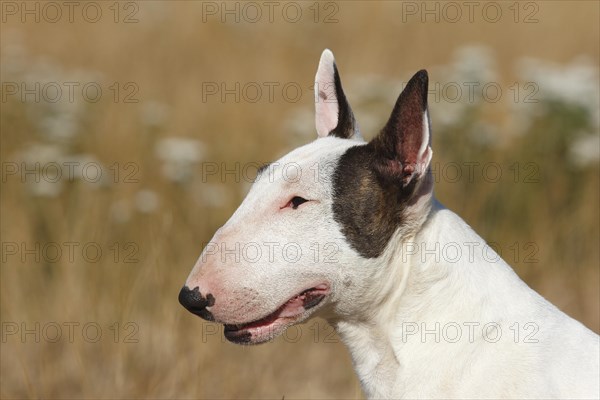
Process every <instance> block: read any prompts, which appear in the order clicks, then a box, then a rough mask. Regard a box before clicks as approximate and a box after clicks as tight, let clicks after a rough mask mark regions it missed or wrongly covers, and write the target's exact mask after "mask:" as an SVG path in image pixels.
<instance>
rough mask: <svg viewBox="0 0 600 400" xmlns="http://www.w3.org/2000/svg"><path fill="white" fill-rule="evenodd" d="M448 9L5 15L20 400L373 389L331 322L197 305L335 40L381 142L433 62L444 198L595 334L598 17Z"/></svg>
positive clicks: (307, 126) (3, 364)
mask: <svg viewBox="0 0 600 400" xmlns="http://www.w3.org/2000/svg"><path fill="white" fill-rule="evenodd" d="M449 4H450V3H444V2H427V3H424V2H400V1H398V2H393V1H381V2H375V1H373V2H371V1H347V2H343V1H340V2H319V3H316V2H303V1H299V2H275V3H272V4H271V5H269V3H268V2H260V1H259V2H251V3H247V2H233V1H232V2H200V1H160V0H158V1H136V2H126V1H123V2H113V1H92V2H83V1H82V2H75V3H74V5H72V6H69V5H68V4H66V3H65V2H61V1H58V2H50V3H49V2H38V1H28V2H20V1H19V2H12V1H2V2H0V7H1V11H2V15H1V18H2V22H1V29H0V68H1V70H0V74H1V80H2V88H1V89H2V91H1V95H2V100H1V103H0V107H1V110H0V129H1V148H0V157H1V161H2V183H1V194H0V200H1V225H0V229H1V230H0V232H1V236H2V237H1V242H2V264H1V265H2V266H1V276H0V289H1V292H0V312H1V322H2V341H1V357H0V372H1V375H0V397H1V398H2V399H22V398H44V399H132V398H140V399H142V398H152V399H196V398H206V399H218V398H222V399H225V398H228V399H229V398H278V399H281V398H283V397H285V398H286V399H293V398H302V399H307V398H311V399H312V398H314V399H325V398H336V399H340V398H344V399H346V398H348V399H349V398H361V397H362V393H361V389H360V386H359V383H358V381H357V379H356V377H355V376H354V372H353V370H352V365H351V361H350V357H349V355H348V354H347V351H346V349H345V348H344V347H343V345H342V344H341V343H339V342H338V340H337V338H336V337H335V335H334V334H333V333H332V330H331V328H330V327H328V326H327V324H326V323H325V322H324V321H321V320H316V321H310V322H308V323H306V324H304V325H300V326H298V327H296V328H295V329H291V330H290V331H288V334H287V336H285V337H282V338H279V339H277V340H275V341H274V343H271V344H268V345H264V346H258V347H239V346H235V345H232V344H230V343H227V342H226V341H225V340H224V339H223V337H222V335H221V333H220V331H221V329H222V328H220V327H218V326H216V325H212V324H209V323H205V322H203V321H201V320H200V319H199V318H196V317H194V316H192V315H191V314H189V313H188V312H187V311H185V310H184V309H183V308H182V307H181V306H180V305H179V304H178V302H177V295H178V291H179V289H180V287H181V286H182V284H183V283H184V282H185V279H186V276H187V274H188V273H189V271H190V270H191V268H192V266H193V264H194V262H195V261H196V259H197V257H198V256H199V255H200V252H201V251H202V248H203V243H206V242H207V241H208V240H210V238H211V236H212V234H213V233H214V231H215V230H216V229H217V228H218V227H219V226H220V225H221V224H223V223H224V222H225V221H226V219H227V218H228V217H229V216H230V215H231V213H232V212H233V211H234V210H235V209H236V207H237V205H238V204H239V203H240V202H241V200H242V199H243V197H244V194H245V193H246V192H247V190H248V188H249V186H250V180H251V177H252V175H253V171H254V169H252V168H248V169H246V168H244V167H245V166H248V165H254V163H262V162H266V161H271V160H274V159H276V158H277V157H279V156H280V155H282V154H284V153H285V152H287V151H289V150H290V149H292V148H294V147H296V146H298V145H300V144H304V143H308V142H309V141H311V140H313V138H314V137H315V129H314V119H313V107H314V103H313V99H312V95H313V92H312V91H311V89H310V88H311V86H312V80H313V77H314V73H315V71H316V66H317V62H318V59H319V56H320V54H321V51H322V50H323V49H324V48H326V47H328V48H331V49H332V50H333V51H334V53H335V54H336V57H337V61H338V65H339V67H340V73H341V75H342V80H343V82H344V86H345V91H346V94H347V96H348V98H349V100H350V102H351V104H352V106H353V108H354V111H355V114H356V116H357V119H358V121H359V124H360V125H361V127H362V130H363V133H364V136H365V137H367V138H371V137H373V135H375V134H376V133H377V130H378V129H379V128H380V127H381V126H382V124H383V123H384V122H385V119H386V117H387V115H388V113H389V112H390V110H391V107H392V105H393V102H394V101H395V99H396V97H397V95H398V94H399V93H400V90H401V88H402V84H403V82H406V81H407V80H408V78H409V77H410V76H411V75H412V74H413V73H414V72H416V71H417V70H418V69H420V68H427V69H428V70H429V74H430V82H431V85H432V89H431V93H430V99H429V101H430V113H431V117H432V121H433V135H434V139H433V148H434V153H435V154H434V174H435V176H436V184H437V186H436V193H437V197H438V199H440V201H441V202H442V203H444V204H445V205H446V206H447V207H448V208H450V209H453V210H454V211H456V212H457V213H458V214H459V215H461V216H462V217H463V218H464V219H465V220H466V221H467V222H468V223H469V224H470V225H471V226H473V227H474V229H475V230H476V231H477V232H478V233H479V234H480V235H481V236H482V237H484V238H485V239H486V240H488V241H489V243H490V244H491V245H493V246H494V248H496V249H497V250H498V251H499V252H501V254H502V256H503V257H504V258H505V259H506V260H507V261H508V262H509V263H510V264H511V265H512V266H513V267H514V268H515V270H516V271H517V273H518V274H519V275H520V276H521V277H522V278H523V279H524V280H525V281H526V282H527V283H528V284H529V285H530V286H531V287H533V288H534V289H536V290H537V291H539V292H540V293H541V294H542V295H543V296H545V297H546V298H548V299H549V300H550V301H552V302H553V303H554V304H556V305H557V306H558V307H559V308H561V309H562V310H564V311H565V312H566V313H568V314H569V315H571V316H573V317H575V318H577V319H579V320H580V321H582V322H583V323H584V324H585V325H587V326H588V327H590V328H591V329H592V330H594V331H595V332H599V331H600V269H599V262H600V259H599V237H600V236H599V220H600V215H599V207H598V204H600V199H599V190H600V189H599V178H600V176H599V168H598V165H599V164H598V162H599V161H598V154H599V151H600V143H599V140H598V138H599V124H600V111H599V106H600V93H599V90H600V89H599V82H600V81H599V76H598V66H599V57H600V50H599V48H600V46H599V37H600V31H599V22H598V21H599V17H600V13H599V7H600V5H599V3H598V2H596V1H537V2H519V3H517V2H504V1H500V2H492V3H489V2H475V6H472V7H474V8H473V9H469V7H471V6H467V5H466V4H465V3H464V2H455V3H452V4H450V5H449ZM69 7H73V8H72V9H70V8H69ZM270 7H272V8H270ZM469 88H472V90H471V91H470V90H469ZM215 171H217V173H215ZM226 171H233V172H230V173H226V174H224V176H222V174H221V173H223V172H226ZM236 171H237V172H236Z"/></svg>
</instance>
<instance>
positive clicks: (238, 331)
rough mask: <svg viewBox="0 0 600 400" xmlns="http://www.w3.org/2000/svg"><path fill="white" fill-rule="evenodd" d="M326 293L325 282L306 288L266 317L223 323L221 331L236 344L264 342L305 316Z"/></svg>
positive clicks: (327, 291) (327, 292)
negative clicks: (242, 321)
mask: <svg viewBox="0 0 600 400" xmlns="http://www.w3.org/2000/svg"><path fill="white" fill-rule="evenodd" d="M328 294H329V285H327V284H320V285H318V286H315V287H312V288H310V289H306V290H304V291H302V292H301V293H299V294H297V295H296V296H294V297H292V298H290V299H289V300H288V301H286V302H285V303H284V304H282V305H281V306H280V307H279V308H277V310H275V311H274V312H272V313H271V314H269V315H267V316H266V317H263V318H261V319H258V320H254V321H251V322H247V323H243V324H224V327H225V329H224V331H223V333H224V335H225V338H227V340H229V341H231V342H234V343H238V344H258V343H263V342H266V341H268V340H270V339H272V338H273V337H275V336H277V335H278V334H279V333H281V332H283V330H285V328H287V327H288V326H290V325H292V324H293V323H295V322H298V321H300V320H301V319H302V318H303V317H307V316H308V315H307V311H308V310H311V309H313V308H315V307H316V306H317V305H319V304H320V303H321V302H322V301H323V299H324V298H325V297H326V296H327V295H328Z"/></svg>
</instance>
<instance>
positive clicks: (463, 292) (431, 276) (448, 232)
mask: <svg viewBox="0 0 600 400" xmlns="http://www.w3.org/2000/svg"><path fill="white" fill-rule="evenodd" d="M428 204H429V205H430V208H429V212H428V213H427V214H426V215H425V216H426V218H424V222H423V224H422V225H421V226H420V229H419V231H418V232H417V233H416V234H414V236H412V237H408V238H407V236H403V235H401V234H398V235H395V237H394V239H393V240H394V241H395V242H391V243H390V244H391V245H390V246H389V247H388V250H387V253H388V254H387V257H382V259H383V260H384V261H383V262H382V263H383V265H380V266H379V267H381V268H382V273H381V274H378V275H379V276H378V278H377V279H378V282H372V283H373V285H374V286H376V287H374V288H372V289H373V290H372V292H371V295H372V296H373V298H376V300H377V301H374V302H372V304H373V305H374V306H373V307H372V308H371V309H369V310H365V312H364V313H362V315H357V316H356V318H337V319H336V318H333V319H331V320H330V323H331V324H332V325H333V326H334V327H335V329H336V331H337V332H338V334H339V336H340V337H341V339H342V341H343V342H344V343H345V344H346V345H347V346H348V348H349V350H350V353H351V356H352V359H353V363H354V366H355V369H356V371H357V374H358V376H359V378H360V380H361V383H362V386H363V389H364V390H365V393H366V395H367V397H368V398H387V397H390V396H391V395H392V394H397V393H398V392H399V391H403V390H404V389H403V388H406V393H407V395H409V394H410V393H414V392H413V390H411V389H410V387H411V386H414V388H415V389H417V390H419V389H418V386H417V385H423V384H427V383H430V384H432V385H435V384H436V382H435V379H436V376H435V372H428V371H435V370H436V368H435V367H434V368H431V360H436V359H439V360H442V359H446V358H448V352H449V350H448V348H447V347H444V348H442V347H436V346H427V351H428V352H429V354H420V352H421V351H422V348H423V346H419V344H421V340H420V336H415V337H411V338H410V339H411V340H405V339H406V337H403V335H405V333H403V329H405V328H406V326H407V324H410V325H412V326H413V327H414V326H419V327H421V326H422V325H421V324H425V326H426V327H427V329H431V328H433V327H434V326H435V324H436V323H439V322H440V321H442V325H443V324H444V321H445V322H448V321H458V323H461V322H460V321H474V320H477V321H479V320H481V319H482V317H484V319H485V318H487V319H489V320H490V321H494V320H496V321H497V320H501V319H502V318H503V310H502V306H501V304H502V303H501V302H502V300H500V299H498V298H497V297H496V298H495V299H494V300H491V299H490V297H491V296H492V294H493V296H496V295H497V294H496V293H494V290H493V286H494V285H495V284H499V283H500V282H502V281H504V282H509V283H507V284H506V285H504V284H503V287H512V288H513V289H511V290H510V291H509V292H505V293H502V294H499V296H501V297H503V298H507V297H512V298H513V300H514V297H521V296H523V295H524V294H525V292H529V291H528V290H527V289H528V288H527V286H526V285H525V284H524V283H522V282H521V281H520V280H519V278H518V277H517V276H516V275H515V274H514V272H513V271H512V269H510V267H508V266H507V265H506V264H505V263H504V261H503V260H502V259H500V258H499V257H497V258H496V257H491V256H489V254H491V253H492V252H493V251H492V250H491V249H490V248H489V247H487V248H486V243H485V241H484V240H483V239H482V238H481V237H480V236H479V235H477V234H476V233H475V232H474V231H473V230H472V229H471V228H470V227H469V226H468V225H467V224H466V223H465V222H464V221H463V220H462V219H461V218H459V217H458V216H457V215H455V214H454V213H452V212H451V211H449V210H446V209H444V208H443V207H442V206H441V205H440V204H439V203H437V202H436V201H435V200H433V201H428ZM402 236H403V237H402ZM449 246H454V247H456V246H458V247H460V248H461V251H462V255H461V257H458V259H457V260H452V261H455V262H449V261H448V258H449V257H452V258H455V257H454V256H453V255H450V253H447V252H446V254H445V251H444V250H443V249H444V248H446V249H449V248H450V247H449ZM484 249H485V250H484ZM484 251H485V252H486V253H483V252H484ZM487 253H489V254H488V257H487V259H486V257H485V255H486V254H487ZM493 254H494V255H495V253H493ZM490 259H492V260H493V261H490ZM483 272H485V273H483ZM472 278H474V279H472ZM472 282H477V286H473V285H472ZM458 299H460V302H459V301H458ZM465 299H467V300H465ZM483 304H485V306H483ZM429 339H431V340H434V338H433V334H429ZM454 349H455V351H457V352H460V351H462V350H461V347H460V345H457V346H455V347H454ZM437 351H439V352H440V353H439V354H437V353H436V352H437ZM450 351H452V350H450ZM436 357H437V358H436ZM421 361H422V362H421ZM409 362H410V364H409ZM457 368H458V367H457ZM416 374H418V375H416ZM427 374H431V379H432V380H430V381H429V382H427V380H426V379H425V378H424V376H426V375H427ZM413 376H417V377H418V379H413V378H412V377H413Z"/></svg>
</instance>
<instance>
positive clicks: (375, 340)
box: [186, 53, 600, 399]
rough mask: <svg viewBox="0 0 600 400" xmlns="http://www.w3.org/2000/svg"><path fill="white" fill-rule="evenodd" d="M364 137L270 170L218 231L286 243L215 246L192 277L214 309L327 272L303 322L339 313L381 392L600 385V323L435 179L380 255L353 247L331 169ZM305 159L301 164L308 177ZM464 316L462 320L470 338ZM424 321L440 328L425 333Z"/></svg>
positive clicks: (370, 384) (228, 311) (546, 391)
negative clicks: (512, 256) (534, 274)
mask: <svg viewBox="0 0 600 400" xmlns="http://www.w3.org/2000/svg"><path fill="white" fill-rule="evenodd" d="M324 59H325V61H324ZM324 62H325V63H328V65H320V66H319V71H325V72H326V73H325V72H323V74H322V75H323V76H325V75H326V76H325V77H324V78H323V77H321V78H320V77H319V73H318V74H317V81H322V80H323V79H325V80H327V79H329V78H330V76H329V75H331V73H332V69H331V67H332V63H333V55H331V56H330V55H329V54H328V53H324V54H323V57H322V59H321V64H323V63H324ZM317 96H318V94H317ZM333 105H334V106H335V104H333ZM336 112H337V111H336ZM334 114H335V113H334V112H333V111H332V109H330V108H323V109H321V110H319V107H317V131H318V134H319V136H324V135H323V132H325V131H327V132H329V131H330V130H331V129H333V128H334V127H335V125H333V127H332V124H333V123H334V122H335V123H336V124H337V119H335V121H334V118H333V116H334ZM336 118H337V117H336ZM424 118H425V120H426V121H427V118H426V116H424ZM426 126H427V128H428V121H427V125H426ZM424 134H426V135H428V137H427V138H426V140H423V145H422V147H421V149H420V151H419V160H421V161H422V162H423V163H424V166H425V168H426V167H427V166H428V165H429V162H430V160H431V155H432V152H431V148H430V147H429V146H428V144H429V143H430V138H429V132H428V129H427V131H426V132H425V133H424ZM361 145H364V142H363V141H359V140H349V139H339V138H334V137H323V138H320V139H318V140H316V141H314V142H313V143H310V144H308V145H305V146H303V147H300V148H298V149H296V150H294V151H292V152H291V153H289V154H288V155H286V156H285V157H283V158H282V159H281V160H279V161H278V162H277V163H275V164H274V165H273V166H272V167H271V168H269V169H268V170H267V171H265V172H263V173H262V174H261V175H260V177H259V179H258V180H257V182H256V183H255V184H254V185H253V187H252V189H251V190H250V192H249V194H248V196H247V197H246V199H245V200H244V201H243V203H242V204H241V205H240V207H239V208H238V210H237V211H236V212H235V213H234V214H233V216H232V217H231V218H230V219H229V221H227V223H226V224H225V225H224V226H223V227H222V228H221V229H219V231H218V232H217V233H216V234H215V236H214V238H213V240H212V242H213V243H216V244H218V245H220V246H223V245H225V246H227V249H229V250H231V249H234V248H235V245H236V243H237V244H238V245H239V246H244V245H248V244H249V243H255V244H258V245H259V246H262V247H263V249H264V250H266V249H267V248H268V245H267V244H266V243H276V244H278V248H279V250H275V251H274V253H273V254H272V255H271V254H268V253H263V255H262V256H261V257H259V258H258V259H257V260H251V261H249V260H248V257H243V256H242V257H239V258H238V259H236V258H235V256H232V255H229V256H228V255H227V254H225V256H224V253H223V247H221V248H220V250H219V251H215V250H214V248H209V247H207V249H205V250H204V252H203V254H202V255H201V257H200V258H199V260H198V262H197V263H196V265H195V267H194V269H193V270H192V272H191V274H190V276H189V277H188V280H187V282H186V286H187V287H189V288H195V287H198V288H199V290H200V293H211V294H213V295H214V297H215V298H216V302H215V304H214V305H213V306H210V307H208V309H209V310H210V311H211V312H212V313H213V315H214V318H215V320H216V321H217V322H221V323H227V324H241V323H246V322H249V321H253V320H257V319H260V318H263V317H264V316H266V315H268V314H270V313H272V312H273V311H274V310H276V309H277V308H278V307H279V306H280V305H282V304H284V303H285V302H286V301H287V300H288V299H289V298H291V297H292V296H294V295H295V294H297V293H299V292H301V291H302V290H305V289H307V288H310V287H312V286H315V285H318V284H320V283H326V284H328V285H329V286H330V287H331V292H330V294H329V295H328V296H327V298H326V300H325V301H324V302H323V304H321V305H319V306H318V307H316V308H315V309H311V310H307V312H306V313H305V315H304V316H303V317H302V318H301V319H300V320H298V321H296V322H299V321H301V320H304V319H306V318H308V317H309V316H311V315H313V314H315V315H320V316H323V317H324V318H326V319H327V320H328V321H329V322H330V323H331V324H332V326H334V327H335V329H336V331H337V332H338V333H339V335H340V337H341V339H342V340H343V341H344V343H345V344H346V345H347V347H348V348H349V350H350V353H351V355H352V359H353V362H354V366H355V369H356V371H357V374H358V376H359V378H360V381H361V383H362V386H363V389H364V391H365V393H366V395H367V396H368V397H369V398H395V399H400V398H427V399H434V398H444V399H448V398H457V399H467V398H472V399H481V398H495V399H497V398H507V399H517V398H518V399H523V398H599V397H600V388H599V359H600V353H599V338H598V335H596V334H594V333H593V332H591V331H590V330H589V329H587V328H586V327H584V326H583V325H582V324H580V323H579V322H577V321H575V320H573V319H571V318H570V317H568V316H567V315H565V314H564V313H562V312H561V311H560V310H558V309H557V308H556V307H554V306H553V305H552V304H550V303H549V302H547V301H546V300H545V299H544V298H542V297H541V296H540V295H539V294H537V293H536V292H534V291H533V290H532V289H530V288H529V287H528V286H527V285H526V284H525V283H524V282H523V281H521V280H520V279H519V277H518V276H517V275H516V274H515V273H514V272H513V270H512V269H511V268H510V267H509V266H508V265H507V264H506V263H505V262H504V261H503V260H501V259H500V257H498V256H497V254H495V253H494V252H493V251H492V250H491V249H490V248H489V247H487V246H486V244H485V241H484V240H483V239H482V238H480V237H479V236H478V235H477V234H476V233H475V232H474V231H473V230H472V229H471V228H470V227H469V226H468V225H467V224H466V223H465V222H464V221H463V220H462V219H460V218H459V217H458V216H457V215H455V214H454V213H452V212H451V211H448V210H447V209H445V208H444V207H443V206H441V205H440V204H439V203H438V202H437V201H435V199H433V194H432V193H433V192H432V189H431V188H429V187H427V186H424V187H425V189H424V190H426V193H425V194H424V195H423V196H421V197H420V199H419V200H418V201H416V202H414V204H412V205H410V206H409V207H408V209H407V210H405V211H404V213H405V215H404V218H405V221H404V223H403V224H402V225H401V226H400V227H399V228H398V230H397V231H396V232H395V234H394V235H393V237H392V239H391V240H390V242H389V243H388V246H387V248H386V250H385V251H384V253H383V254H382V255H381V256H379V257H377V258H371V259H367V258H364V257H362V256H361V255H360V254H358V253H357V251H355V250H354V249H353V248H352V246H351V245H350V243H348V242H347V240H346V239H345V238H344V235H343V233H342V229H341V227H340V225H339V224H338V223H337V222H336V221H335V220H334V216H333V212H332V205H333V201H334V198H333V187H332V178H333V177H332V173H333V171H334V169H335V166H336V163H337V161H338V160H339V158H340V156H341V155H342V154H344V152H345V151H346V150H348V149H349V148H350V147H352V146H361ZM293 171H302V173H301V175H300V177H299V178H298V179H295V178H293V177H292V176H291V175H290V173H291V172H293ZM317 171H318V173H317ZM285 172H287V173H288V174H287V175H286V173H285ZM294 196H301V197H304V198H306V199H308V200H310V201H309V202H307V203H305V204H303V205H302V206H300V207H299V208H298V209H296V210H293V209H291V208H282V207H284V206H285V204H286V203H287V202H288V201H289V200H290V199H291V198H292V197H294ZM289 243H296V244H298V245H299V246H300V248H301V249H302V257H301V258H300V259H299V260H298V261H295V262H290V260H289V259H286V257H285V256H283V254H282V252H281V249H282V247H284V246H285V245H286V244H289ZM326 244H333V245H334V246H337V247H335V248H336V251H335V254H334V256H335V257H334V259H335V260H334V261H335V262H328V261H331V260H326V259H325V254H324V249H323V247H324V246H325V245H326ZM314 245H316V246H318V247H319V248H320V251H321V252H320V254H319V256H315V252H314V247H312V246H314ZM436 246H437V249H438V250H436ZM271 247H273V246H271ZM443 249H445V250H443ZM452 251H454V253H452ZM458 252H460V254H461V256H460V257H454V255H456V254H459V253H458ZM238 253H239V251H238ZM242 255H243V254H242ZM490 323H491V324H497V326H499V327H500V329H501V336H500V337H499V338H498V340H497V341H495V342H493V340H490V339H496V337H495V336H494V335H493V332H489V331H488V332H487V333H488V334H487V335H484V332H483V330H482V328H483V326H484V325H485V324H490ZM437 324H439V328H437V326H438V325H437ZM476 324H479V325H476ZM516 324H518V325H516ZM456 326H458V327H462V330H461V337H460V338H459V340H455V339H456V338H455V337H454V336H455V335H454V332H455V330H456V329H455V328H456ZM493 326H496V325H493ZM526 326H528V327H529V329H525V327H526ZM415 327H417V328H418V331H417V333H414V329H415ZM471 327H472V330H473V336H472V338H471V337H470V335H471V331H470V329H471ZM511 327H512V328H511ZM517 327H518V329H517ZM423 328H424V329H427V330H429V331H430V332H433V333H429V334H426V335H425V336H424V337H422V336H421V334H422V332H423V331H424V329H423ZM282 329H284V328H282ZM444 329H446V330H444ZM453 329H454V330H453ZM535 329H537V332H536V333H535V334H534V335H533V337H529V340H528V341H527V340H525V339H526V338H525V336H526V335H527V334H528V333H531V332H532V331H533V330H535ZM515 330H516V331H518V334H519V337H518V338H517V339H516V340H515ZM456 331H457V330H456ZM435 332H438V333H439V337H438V338H436V334H435ZM279 333H281V331H276V332H272V335H271V336H276V335H277V334H279ZM532 340H536V341H537V342H534V341H532ZM529 341H532V342H529ZM321 367H322V368H323V369H327V368H332V367H333V368H334V367H335V366H332V365H323V366H321Z"/></svg>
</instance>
